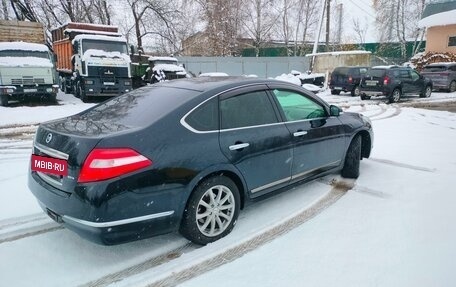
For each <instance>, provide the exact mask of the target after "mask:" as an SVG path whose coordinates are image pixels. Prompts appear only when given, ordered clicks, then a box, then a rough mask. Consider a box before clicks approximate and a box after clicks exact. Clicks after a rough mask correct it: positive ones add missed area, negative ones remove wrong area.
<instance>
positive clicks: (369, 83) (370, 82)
mask: <svg viewBox="0 0 456 287" xmlns="http://www.w3.org/2000/svg"><path fill="white" fill-rule="evenodd" d="M377 83H378V81H366V85H367V86H376V85H377Z"/></svg>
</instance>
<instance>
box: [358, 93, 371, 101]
mask: <svg viewBox="0 0 456 287" xmlns="http://www.w3.org/2000/svg"><path fill="white" fill-rule="evenodd" d="M360 97H361V100H362V101H364V100H370V98H371V97H370V96H367V95H366V94H361V95H360Z"/></svg>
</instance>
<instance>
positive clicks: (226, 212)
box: [28, 77, 373, 244]
mask: <svg viewBox="0 0 456 287" xmlns="http://www.w3.org/2000/svg"><path fill="white" fill-rule="evenodd" d="M372 143H373V131H372V126H371V122H370V121H369V119H367V118H366V117H364V116H362V115H360V114H357V113H349V112H344V113H341V110H340V109H339V108H338V107H336V106H333V105H329V104H327V103H326V102H325V101H323V100H322V99H320V98H319V97H317V96H316V95H314V94H312V93H310V92H308V91H306V90H305V89H303V88H301V87H299V86H296V85H293V84H289V83H286V82H282V81H276V80H260V79H255V78H244V77H242V78H241V77H239V78H238V77H219V78H211V79H209V78H207V77H201V78H192V79H180V80H175V81H169V82H162V83H157V84H154V85H150V86H146V87H143V88H140V89H137V90H134V91H132V92H129V93H127V94H124V95H121V96H118V97H116V98H113V99H110V100H108V101H106V102H104V103H101V104H99V105H97V106H94V107H92V108H90V109H88V110H86V111H84V112H81V113H79V114H76V115H73V116H70V117H66V118H63V119H59V120H54V121H50V122H47V123H42V124H40V126H39V128H38V130H37V132H36V136H35V139H34V143H33V154H32V156H31V165H30V171H29V175H28V185H29V188H30V190H31V191H32V193H33V194H34V195H35V197H36V198H37V199H38V202H39V203H40V205H41V206H42V208H43V210H44V211H45V212H46V213H47V214H48V215H49V216H50V217H51V218H52V219H54V220H55V221H57V222H59V223H62V224H63V225H64V226H66V227H67V228H68V229H71V230H73V231H75V232H77V233H78V234H80V235H81V236H83V237H85V238H88V239H90V240H92V241H95V242H98V243H102V244H116V243H120V242H126V241H131V240H137V239H140V238H145V237H149V236H152V235H158V234H163V233H167V232H171V231H176V230H179V231H180V232H181V234H182V235H183V236H185V237H186V238H188V239H189V240H191V241H193V242H195V243H198V244H207V243H210V242H213V241H215V240H217V239H219V238H221V237H223V236H225V235H227V234H228V233H230V232H231V230H232V229H233V227H234V225H235V224H236V221H237V218H238V215H239V211H240V209H242V208H243V207H244V206H246V205H247V204H249V203H250V202H251V201H252V200H253V199H258V198H261V197H262V196H265V195H267V194H269V193H271V192H274V191H277V190H278V189H280V188H284V187H287V186H289V185H290V184H294V183H296V182H300V181H308V180H311V179H314V178H316V177H319V176H323V175H326V174H329V173H334V172H339V171H340V172H341V174H342V175H343V176H345V177H349V178H356V177H358V175H359V163H360V159H362V158H367V157H369V155H370V152H371V148H372Z"/></svg>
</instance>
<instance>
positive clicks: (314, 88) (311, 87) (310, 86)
mask: <svg viewBox="0 0 456 287" xmlns="http://www.w3.org/2000/svg"><path fill="white" fill-rule="evenodd" d="M302 87H303V88H304V89H306V90H308V91H311V92H314V93H318V92H320V91H321V89H322V88H320V87H319V86H316V85H314V84H302Z"/></svg>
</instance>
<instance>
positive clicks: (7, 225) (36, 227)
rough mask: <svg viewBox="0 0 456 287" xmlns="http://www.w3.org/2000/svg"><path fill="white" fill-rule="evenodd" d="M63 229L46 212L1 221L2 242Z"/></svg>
mask: <svg viewBox="0 0 456 287" xmlns="http://www.w3.org/2000/svg"><path fill="white" fill-rule="evenodd" d="M58 229H63V226H61V225H59V224H57V223H55V222H53V221H51V220H50V219H49V218H48V217H47V216H46V215H44V214H32V215H28V216H23V217H16V218H11V219H6V220H2V221H0V244H2V243H6V242H12V241H16V240H19V239H22V238H26V237H31V236H36V235H40V234H43V233H47V232H52V231H55V230H58Z"/></svg>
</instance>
